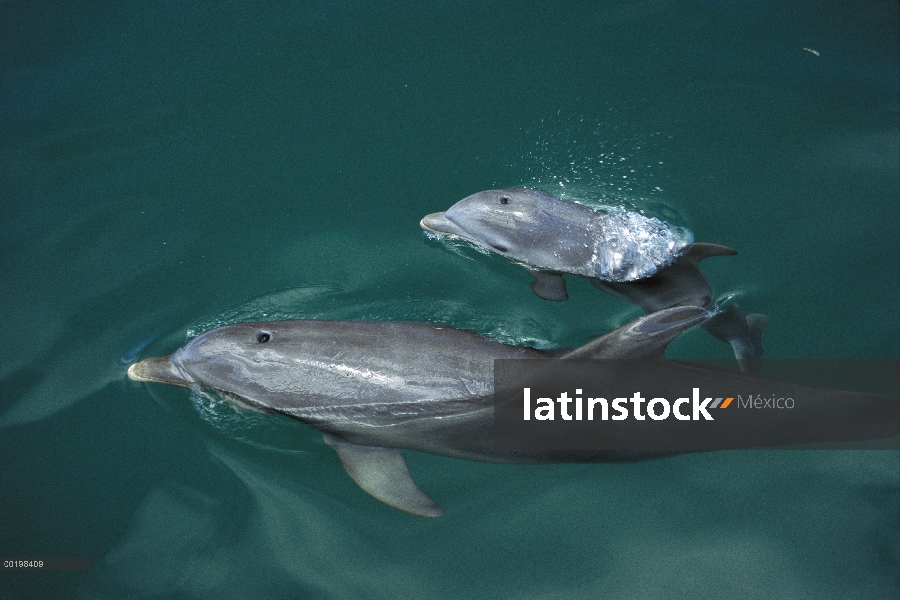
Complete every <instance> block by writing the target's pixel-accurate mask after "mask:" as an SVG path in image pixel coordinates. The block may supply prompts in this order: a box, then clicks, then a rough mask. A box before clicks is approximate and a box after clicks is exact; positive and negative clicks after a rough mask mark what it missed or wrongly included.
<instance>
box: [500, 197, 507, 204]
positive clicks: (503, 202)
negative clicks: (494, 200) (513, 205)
mask: <svg viewBox="0 0 900 600" xmlns="http://www.w3.org/2000/svg"><path fill="white" fill-rule="evenodd" d="M499 200H500V204H509V196H500V198H499Z"/></svg>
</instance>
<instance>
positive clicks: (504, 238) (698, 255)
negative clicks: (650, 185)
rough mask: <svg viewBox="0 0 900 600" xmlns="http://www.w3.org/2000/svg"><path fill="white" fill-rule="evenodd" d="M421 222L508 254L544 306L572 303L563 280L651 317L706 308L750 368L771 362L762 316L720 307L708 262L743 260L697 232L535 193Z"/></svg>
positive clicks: (492, 198) (483, 200)
mask: <svg viewBox="0 0 900 600" xmlns="http://www.w3.org/2000/svg"><path fill="white" fill-rule="evenodd" d="M420 226H421V227H422V229H424V230H425V231H426V232H428V233H431V234H435V235H448V236H453V237H456V238H460V239H463V240H465V241H467V242H470V243H473V244H475V245H477V246H479V247H481V248H484V249H485V250H488V251H490V252H494V253H496V254H500V255H501V256H505V257H507V258H508V259H510V260H512V261H513V262H516V263H519V264H521V265H522V266H524V267H525V268H526V269H527V270H528V272H529V273H531V275H532V276H533V277H534V282H533V283H532V284H531V289H532V291H533V292H534V293H535V294H536V295H537V296H538V297H540V298H543V299H545V300H554V301H562V300H566V299H568V293H567V292H566V283H565V280H564V279H563V274H566V273H568V274H573V275H580V276H583V277H588V278H590V281H591V283H592V284H593V285H594V286H595V287H597V288H599V289H601V290H603V291H606V292H608V293H610V294H612V295H614V296H617V297H620V298H623V299H625V300H628V301H629V302H632V303H634V304H636V305H638V306H639V307H641V308H642V309H643V310H644V312H647V313H652V312H655V311H658V310H661V309H664V308H671V307H673V306H701V307H704V308H708V309H710V310H712V311H713V312H714V313H715V314H714V317H713V318H711V319H710V320H709V321H707V322H706V323H705V324H704V328H705V329H706V330H707V331H709V332H710V333H711V334H712V335H714V336H715V337H716V338H718V339H720V340H722V341H724V342H726V343H728V344H730V345H731V347H732V349H733V351H734V354H735V357H736V358H737V359H738V361H739V363H741V368H742V369H745V370H748V369H751V368H752V367H750V359H756V358H759V357H760V356H762V330H763V327H765V325H766V323H767V322H768V318H767V317H765V316H763V315H758V314H751V315H748V316H747V317H745V316H744V314H743V313H742V312H741V310H740V308H739V307H738V306H737V305H736V304H733V303H732V304H728V305H726V306H725V307H723V308H721V309H719V307H718V305H717V304H716V303H714V302H713V301H712V288H711V286H710V284H709V281H707V279H706V277H704V275H703V273H701V272H700V269H699V263H700V261H702V260H703V259H705V258H708V257H710V256H727V255H733V254H737V252H735V251H734V250H732V249H731V248H728V247H726V246H720V245H718V244H706V243H693V242H692V240H693V238H692V235H691V234H690V232H689V231H687V230H685V229H681V228H677V227H670V226H669V225H667V224H666V223H663V222H662V221H660V220H658V219H654V218H651V217H645V216H643V215H639V214H637V213H617V212H605V211H600V210H596V209H593V208H590V207H588V206H584V205H581V204H578V203H576V202H571V201H568V200H563V199H561V198H557V197H556V196H551V195H550V194H547V193H545V192H541V191H537V190H528V189H505V190H487V191H483V192H478V193H476V194H472V195H471V196H468V197H466V198H463V199H462V200H460V201H459V202H457V203H456V204H454V205H453V206H451V207H450V208H449V209H448V210H447V211H446V212H440V213H433V214H430V215H427V216H425V217H424V218H423V219H422V220H421V222H420Z"/></svg>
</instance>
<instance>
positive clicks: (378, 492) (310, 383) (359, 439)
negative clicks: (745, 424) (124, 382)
mask: <svg viewBox="0 0 900 600" xmlns="http://www.w3.org/2000/svg"><path fill="white" fill-rule="evenodd" d="M707 317H708V312H707V311H706V310H705V309H702V308H697V307H678V308H672V309H667V310H663V311H659V312H657V313H654V314H651V315H648V316H644V317H642V318H640V319H637V320H635V321H633V322H631V323H629V324H626V325H624V326H622V327H620V328H618V329H616V330H615V331H612V332H610V333H608V334H606V335H604V336H602V337H600V338H598V339H596V340H593V341H592V342H590V343H588V344H586V345H585V346H582V347H580V348H578V349H575V350H566V349H560V350H556V351H542V350H535V349H531V348H523V347H518V346H510V345H506V344H501V343H499V342H496V341H493V340H491V339H489V338H486V337H484V336H481V335H479V334H476V333H473V332H470V331H462V330H458V329H453V328H450V327H442V326H438V325H433V324H427V323H390V322H365V321H280V322H268V323H237V324H234V325H227V326H224V327H220V328H218V329H214V330H212V331H209V332H207V333H204V334H203V335H201V336H199V337H197V338H195V339H194V340H192V341H191V342H190V343H189V344H187V345H186V346H184V347H183V348H181V349H179V350H177V351H176V352H174V353H173V354H171V355H169V356H163V357H158V358H151V359H147V360H144V361H141V362H139V363H135V364H133V365H132V366H131V367H130V368H129V369H128V376H129V377H130V378H131V379H133V380H136V381H146V382H158V383H165V384H169V385H177V386H182V387H188V388H194V389H198V388H206V389H211V390H214V391H215V392H217V393H219V394H220V395H221V396H222V397H223V398H225V399H226V400H229V401H231V402H233V403H235V404H237V405H238V406H240V407H244V408H250V409H254V410H259V411H263V412H278V413H282V414H285V415H288V416H290V417H294V418H296V419H299V420H300V421H302V422H305V423H307V424H309V425H311V426H312V427H314V428H316V429H318V430H320V431H322V432H323V433H324V437H325V442H326V443H327V444H328V445H329V446H331V447H332V448H333V449H334V450H335V451H336V452H337V454H338V457H339V458H340V460H341V463H342V464H343V466H344V468H345V470H346V471H347V473H348V474H349V475H350V477H351V478H352V479H353V480H354V481H355V482H356V483H357V484H358V485H359V486H360V487H361V488H362V489H363V490H365V491H366V492H368V493H369V494H371V495H372V496H374V497H375V498H377V499H378V500H381V501H382V502H384V503H386V504H388V505H390V506H393V507H395V508H399V509H401V510H404V511H407V512H409V513H412V514H415V515H420V516H426V517H438V516H441V515H442V514H443V513H444V510H443V508H441V507H440V505H438V504H437V503H435V502H434V501H433V500H431V498H429V497H428V496H426V495H425V494H424V493H423V492H422V491H421V490H420V489H419V488H418V486H417V485H416V483H415V482H414V481H413V479H412V478H411V476H410V474H409V471H408V469H407V466H406V461H405V459H404V457H403V454H402V453H401V452H400V450H399V449H401V448H404V449H411V450H418V451H422V452H428V453H432V454H438V455H441V456H448V457H455V458H462V459H468V460H480V461H487V462H507V463H542V462H544V463H546V462H583V461H593V462H600V461H621V460H636V459H640V458H648V457H652V456H658V455H659V453H655V454H654V453H649V454H643V455H642V454H640V453H633V452H632V453H629V452H624V453H623V452H591V453H587V454H586V453H584V452H577V451H572V452H537V451H533V452H512V451H509V452H507V451H498V450H497V449H496V448H495V445H494V435H493V434H494V432H493V424H494V406H493V401H492V393H493V364H494V360H495V359H504V358H506V359H509V358H513V359H516V358H527V359H542V358H552V357H557V358H568V359H584V358H601V359H620V358H662V355H663V352H664V350H665V348H666V346H667V345H668V344H669V342H670V341H672V340H673V339H674V338H676V337H677V336H678V335H680V334H681V333H682V332H683V331H685V330H686V329H688V328H690V327H692V326H694V325H697V324H699V323H702V322H703V321H704V320H705V319H706V318H707ZM666 364H671V365H673V368H676V369H682V367H679V366H677V365H676V363H668V362H666ZM683 369H687V367H683ZM685 373H686V375H687V376H689V377H694V376H695V375H694V371H690V370H688V371H685ZM727 377H729V378H731V379H729V384H733V386H732V388H731V389H740V388H741V386H742V385H744V383H746V380H747V378H746V376H744V375H741V374H738V373H734V372H730V374H728V375H727ZM734 378H737V379H734ZM766 389H769V388H768V387H767V388H766ZM771 389H772V390H773V392H775V393H779V388H775V387H773V388H771ZM781 389H783V388H781ZM879 406H880V405H878V406H876V409H878V410H881V409H880V408H878V407H879ZM856 414H859V415H862V414H864V411H857V412H856ZM866 414H869V413H866ZM868 419H869V420H871V417H868ZM639 423H643V421H641V422H639ZM846 424H847V421H846V420H841V421H840V425H841V427H845V426H846ZM641 427H642V428H643V425H641ZM756 429H758V428H757V427H754V430H756ZM641 431H646V430H645V429H641ZM704 431H706V430H704ZM709 431H710V432H711V433H714V430H712V429H710V430H709ZM816 431H818V429H816ZM716 435H718V436H719V439H718V440H716V439H713V440H712V441H711V443H712V444H713V446H712V447H718V448H721V447H735V446H734V445H733V444H732V445H729V444H731V442H732V439H733V435H732V434H731V433H728V434H727V438H726V439H725V443H724V444H718V445H716V444H717V442H720V441H721V437H722V436H721V434H716ZM787 435H788V437H787V439H788V440H794V439H795V438H794V437H792V436H793V432H792V431H790V430H789V431H788V434H787ZM783 439H785V438H784V437H782V438H779V440H783ZM776 441H778V440H776ZM795 441H796V440H795ZM801 441H803V440H801ZM749 445H752V444H745V445H743V446H738V447H748V446H749Z"/></svg>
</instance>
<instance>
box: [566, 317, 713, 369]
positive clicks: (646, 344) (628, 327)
mask: <svg viewBox="0 0 900 600" xmlns="http://www.w3.org/2000/svg"><path fill="white" fill-rule="evenodd" d="M708 318H709V312H708V311H707V310H706V309H704V308H700V307H699V306H676V307H674V308H667V309H665V310H660V311H657V312H655V313H652V314H649V315H647V316H645V317H641V318H640V319H637V320H634V321H632V322H631V323H627V324H625V325H622V326H621V327H619V328H618V329H616V330H613V331H611V332H609V333H607V334H606V335H604V336H602V337H600V338H597V339H596V340H594V341H593V342H589V343H587V344H585V345H584V346H582V347H580V348H576V349H575V350H572V351H571V352H569V353H568V354H565V355H564V356H562V358H569V359H573V358H663V356H664V354H665V351H666V346H668V345H669V343H670V342H671V341H672V340H674V339H675V338H677V337H678V336H679V335H681V334H682V333H684V332H685V331H687V330H688V329H690V328H691V327H693V326H694V325H698V324H700V323H702V322H704V321H705V320H706V319H708Z"/></svg>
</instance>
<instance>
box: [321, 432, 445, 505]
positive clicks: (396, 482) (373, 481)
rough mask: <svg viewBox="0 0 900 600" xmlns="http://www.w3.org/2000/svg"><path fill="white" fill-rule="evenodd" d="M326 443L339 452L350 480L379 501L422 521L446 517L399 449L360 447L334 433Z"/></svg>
mask: <svg viewBox="0 0 900 600" xmlns="http://www.w3.org/2000/svg"><path fill="white" fill-rule="evenodd" d="M325 443H326V444H328V445H329V446H331V447H332V448H334V451H335V452H337V455H338V458H340V459H341V464H342V465H344V470H345V471H347V474H348V475H349V476H350V478H351V479H353V481H355V482H356V484H357V485H358V486H359V487H361V488H362V489H363V490H364V491H365V492H366V493H368V494H369V495H371V496H372V497H374V498H375V499H377V500H381V501H382V502H384V503H385V504H387V505H388V506H393V507H394V508H399V509H400V510H403V511H406V512H408V513H411V514H414V515H418V516H420V517H440V516H443V514H444V509H443V508H442V507H441V505H440V504H438V503H437V502H435V501H434V500H432V499H431V498H429V497H428V496H426V495H425V493H424V492H423V491H422V490H420V489H419V486H417V485H416V482H415V481H413V478H412V476H410V474H409V469H408V468H407V466H406V459H405V458H403V454H401V452H400V451H399V450H397V449H396V448H382V447H380V446H360V445H358V444H352V443H350V442H348V441H346V440H344V439H342V438H340V437H338V436H336V435H333V434H330V433H326V434H325Z"/></svg>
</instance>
